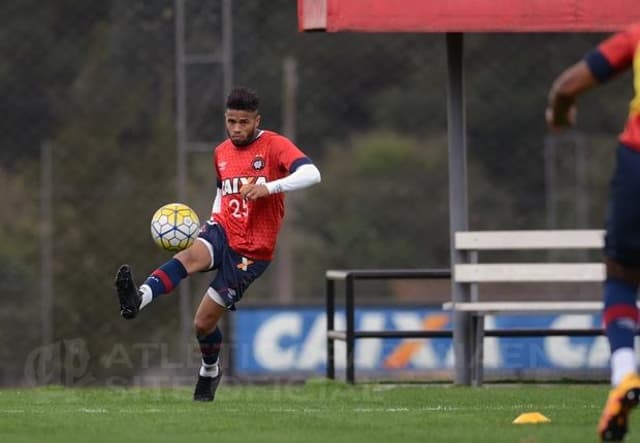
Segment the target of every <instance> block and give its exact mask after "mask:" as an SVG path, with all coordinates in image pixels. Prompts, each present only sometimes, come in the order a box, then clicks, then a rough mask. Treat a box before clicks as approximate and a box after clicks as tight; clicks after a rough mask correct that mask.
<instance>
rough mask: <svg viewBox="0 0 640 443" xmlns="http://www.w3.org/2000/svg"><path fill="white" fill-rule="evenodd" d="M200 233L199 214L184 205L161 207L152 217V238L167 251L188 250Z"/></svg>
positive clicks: (171, 204)
mask: <svg viewBox="0 0 640 443" xmlns="http://www.w3.org/2000/svg"><path fill="white" fill-rule="evenodd" d="M199 232H200V220H198V214H196V212H195V211H194V210H193V209H191V208H190V207H189V206H187V205H185V204H182V203H169V204H166V205H164V206H161V207H160V208H159V209H158V210H157V211H156V212H155V213H154V214H153V217H151V238H153V241H154V242H156V244H157V245H158V246H160V247H161V248H162V249H164V250H165V251H181V250H183V249H186V248H188V247H189V246H191V245H192V244H193V242H194V241H195V239H196V237H197V236H198V233H199Z"/></svg>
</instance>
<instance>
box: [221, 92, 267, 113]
mask: <svg viewBox="0 0 640 443" xmlns="http://www.w3.org/2000/svg"><path fill="white" fill-rule="evenodd" d="M259 105H260V98H259V97H258V94H257V93H256V91H254V90H253V89H249V88H244V87H238V88H234V89H233V90H232V91H231V92H230V93H229V96H228V97H227V109H235V110H238V111H257V110H258V106H259Z"/></svg>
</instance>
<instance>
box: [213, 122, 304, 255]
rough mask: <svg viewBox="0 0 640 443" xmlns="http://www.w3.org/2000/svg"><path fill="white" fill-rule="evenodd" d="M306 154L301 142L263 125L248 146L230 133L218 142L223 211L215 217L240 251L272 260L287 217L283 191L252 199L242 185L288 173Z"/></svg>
mask: <svg viewBox="0 0 640 443" xmlns="http://www.w3.org/2000/svg"><path fill="white" fill-rule="evenodd" d="M303 159H307V157H306V156H305V154H304V153H303V152H302V151H301V150H300V149H299V148H298V147H297V146H296V145H294V144H293V143H292V142H291V141H290V140H289V139H287V138H285V137H283V136H282V135H279V134H277V133H275V132H272V131H261V133H260V135H259V137H258V138H257V139H256V140H254V141H253V142H252V143H251V144H249V145H247V146H242V147H237V146H235V145H234V144H233V143H231V141H230V140H229V139H227V140H225V141H224V142H222V143H221V144H219V145H218V146H217V147H216V148H215V150H214V153H213V164H214V168H215V171H216V174H217V176H218V187H219V188H220V189H221V190H222V194H221V195H222V199H221V202H220V203H221V204H220V212H218V213H212V214H211V218H212V219H213V220H214V221H215V222H217V223H219V224H220V225H222V227H223V228H224V231H225V233H226V234H227V239H228V241H229V245H230V246H231V248H232V249H233V250H234V251H236V252H237V253H238V254H241V255H243V256H246V257H248V258H253V259H256V260H271V259H272V258H273V251H274V249H275V245H276V238H277V236H278V231H279V230H280V226H281V224H282V218H283V217H284V194H283V193H276V194H271V195H269V196H267V197H263V198H259V199H257V200H254V201H247V200H244V199H243V198H242V195H241V194H240V188H241V187H242V185H243V184H246V183H249V182H250V183H254V184H261V183H266V182H270V181H273V180H277V179H279V178H283V177H285V176H287V175H288V174H289V171H290V170H291V167H292V165H293V164H294V162H295V163H296V164H297V163H298V162H297V161H300V160H303Z"/></svg>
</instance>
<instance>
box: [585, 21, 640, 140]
mask: <svg viewBox="0 0 640 443" xmlns="http://www.w3.org/2000/svg"><path fill="white" fill-rule="evenodd" d="M586 62H587V64H588V65H589V67H590V68H591V71H592V72H593V74H594V76H595V77H596V78H597V79H598V80H599V81H601V82H604V81H606V80H608V79H610V78H612V77H614V76H615V75H616V74H618V73H620V72H622V71H624V70H626V69H628V68H633V84H634V91H635V94H634V98H633V100H632V101H631V104H630V106H629V116H628V118H627V122H626V124H625V128H624V130H623V132H622V133H621V134H620V137H619V139H620V142H621V143H623V144H624V145H626V146H628V147H630V148H632V149H635V150H638V151H640V23H637V24H635V25H632V26H630V27H629V28H627V29H625V30H623V31H621V32H619V33H617V34H614V35H612V36H611V37H609V38H608V39H606V40H605V41H603V42H602V43H601V44H600V45H599V46H598V47H597V49H596V50H595V51H592V52H591V53H590V54H588V55H587V57H586Z"/></svg>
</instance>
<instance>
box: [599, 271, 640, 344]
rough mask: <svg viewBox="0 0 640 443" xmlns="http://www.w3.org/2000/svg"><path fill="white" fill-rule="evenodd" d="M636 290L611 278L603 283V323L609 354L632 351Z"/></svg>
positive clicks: (632, 286)
mask: <svg viewBox="0 0 640 443" xmlns="http://www.w3.org/2000/svg"><path fill="white" fill-rule="evenodd" d="M637 289H638V288H637V286H635V285H633V284H631V283H627V282H625V281H622V280H617V279H613V278H607V280H606V281H605V282H604V313H603V321H604V326H605V330H606V333H607V338H608V339H609V345H610V346H611V353H614V352H615V351H617V350H618V349H620V348H631V349H633V341H634V338H635V334H636V329H637V327H638V308H637V307H636V291H637Z"/></svg>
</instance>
